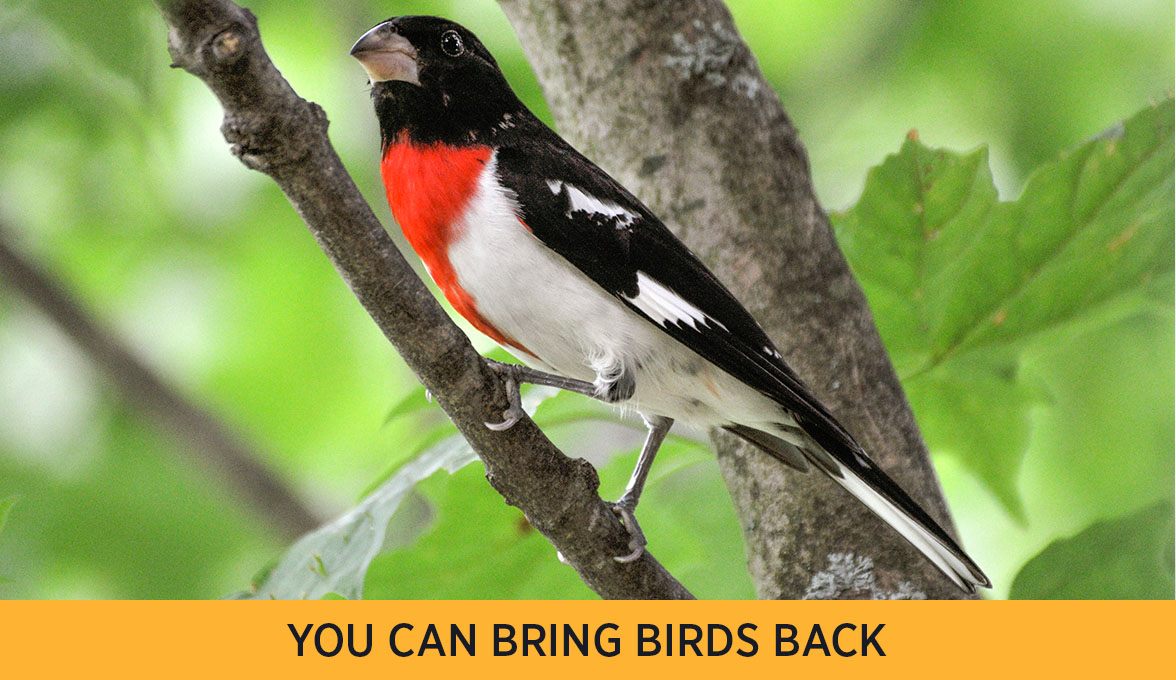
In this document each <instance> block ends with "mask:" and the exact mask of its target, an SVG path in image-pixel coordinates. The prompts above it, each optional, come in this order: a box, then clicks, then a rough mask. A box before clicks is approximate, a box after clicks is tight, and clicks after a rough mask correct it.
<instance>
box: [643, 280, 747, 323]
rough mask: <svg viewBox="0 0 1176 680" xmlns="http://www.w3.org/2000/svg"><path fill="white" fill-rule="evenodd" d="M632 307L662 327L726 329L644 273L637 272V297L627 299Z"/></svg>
mask: <svg viewBox="0 0 1176 680" xmlns="http://www.w3.org/2000/svg"><path fill="white" fill-rule="evenodd" d="M628 300H629V301H630V302H632V303H633V306H634V307H636V308H637V309H640V310H641V311H642V312H644V313H645V315H646V316H648V317H649V318H651V319H653V320H654V321H656V322H657V323H659V324H661V325H662V326H666V325H668V324H671V323H684V324H686V325H688V326H690V327H691V328H694V329H695V330H697V329H698V324H699V323H701V324H703V325H708V324H709V325H714V326H718V327H719V328H722V329H723V330H727V327H726V326H724V325H723V324H721V323H719V322H718V321H716V320H714V319H712V318H711V317H709V316H707V315H706V313H705V312H703V311H702V310H701V309H699V308H698V307H695V306H694V305H692V304H690V303H689V302H687V301H686V300H683V299H682V297H681V296H680V295H678V294H677V293H675V292H674V291H672V290H670V289H669V288H666V287H665V286H663V285H662V284H661V283H659V282H658V281H657V280H656V279H654V278H652V277H650V276H649V275H648V274H646V273H645V272H641V271H639V272H637V297H631V298H628Z"/></svg>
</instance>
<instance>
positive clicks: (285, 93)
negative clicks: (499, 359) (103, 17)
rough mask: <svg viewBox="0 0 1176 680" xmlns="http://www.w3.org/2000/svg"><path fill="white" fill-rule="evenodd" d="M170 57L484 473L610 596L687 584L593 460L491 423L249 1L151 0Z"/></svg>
mask: <svg viewBox="0 0 1176 680" xmlns="http://www.w3.org/2000/svg"><path fill="white" fill-rule="evenodd" d="M155 4H156V5H157V6H158V7H159V8H160V10H161V12H162V13H163V15H164V18H165V19H166V20H167V23H168V25H169V26H170V32H169V48H170V51H171V54H172V58H173V60H174V62H175V65H176V66H178V67H181V68H183V69H185V70H186V71H188V72H190V73H192V74H193V75H196V76H198V77H199V78H200V79H202V80H203V81H204V82H205V83H206V84H207V85H208V87H209V88H210V89H211V90H212V91H213V93H214V94H215V95H216V96H217V98H218V99H219V100H220V102H221V104H222V106H223V107H224V110H225V119H224V124H223V125H222V128H221V129H222V131H223V132H224V134H225V138H226V139H227V140H228V141H229V142H231V143H232V145H233V153H234V154H235V155H237V157H238V158H240V159H241V162H242V163H244V164H245V165H246V166H247V167H249V168H252V169H255V170H260V171H262V172H264V173H266V174H267V175H269V176H270V177H272V178H273V179H274V181H276V182H277V184H278V186H280V187H281V189H282V191H283V192H285V194H286V196H287V198H289V199H290V202H291V203H292V204H293V205H294V207H295V209H296V210H297V211H298V213H299V214H300V215H301V216H302V218H303V220H304V221H305V222H306V224H307V226H308V227H309V228H310V231H311V233H312V234H313V235H314V237H315V239H316V240H317V241H318V243H319V245H320V246H322V248H323V251H324V252H325V253H326V255H327V257H328V258H329V259H330V260H331V262H332V263H333V264H334V265H335V268H336V269H337V270H338V271H339V273H340V275H341V276H342V277H343V279H344V280H345V281H346V282H347V284H348V285H349V286H350V287H351V290H352V292H354V293H355V296H356V297H357V298H358V299H359V301H360V303H361V304H363V306H364V308H365V309H366V310H367V312H368V314H369V315H371V317H372V319H373V320H374V321H375V322H376V324H377V325H378V326H379V327H380V330H381V331H383V333H384V335H385V336H386V337H387V338H388V339H389V340H390V341H391V342H392V344H393V345H395V346H396V349H397V350H398V351H399V352H400V354H401V356H403V357H404V360H405V362H407V363H408V365H409V367H410V368H411V369H412V370H413V372H414V373H416V375H417V377H418V378H420V380H421V382H422V383H424V385H425V387H427V388H428V389H429V390H430V392H432V394H433V396H434V397H435V398H436V399H437V402H438V403H439V404H440V405H441V407H442V408H443V409H444V410H445V412H446V413H447V414H448V415H449V417H450V418H451V419H452V420H453V422H454V424H455V425H457V427H458V429H459V430H460V431H461V433H462V435H463V436H465V438H466V439H467V440H468V441H469V443H470V445H471V446H472V447H473V449H474V451H476V452H477V454H478V455H479V456H480V457H481V459H482V461H483V463H485V466H486V477H487V479H488V480H489V481H490V483H491V484H492V485H493V486H494V488H495V489H497V490H498V491H499V493H501V494H502V495H503V497H504V498H505V499H506V501H507V502H508V503H510V504H511V505H515V506H517V507H519V508H520V509H521V510H522V511H523V513H524V514H525V515H526V516H527V519H528V521H530V523H531V524H532V525H533V526H535V528H536V529H538V530H539V531H540V532H542V533H543V535H544V536H546V537H547V538H548V539H549V540H550V541H551V542H552V543H553V544H554V545H555V546H556V548H558V549H559V551H560V552H561V553H562V554H563V556H564V557H565V558H566V559H567V560H568V561H569V562H570V563H571V564H572V566H574V567H575V569H576V571H577V572H578V573H579V575H580V577H581V578H582V579H583V580H584V582H585V583H586V584H588V586H589V587H591V588H592V589H593V590H595V591H596V592H597V593H599V594H600V595H601V596H602V597H606V598H677V599H680V598H689V597H691V596H690V593H689V592H688V591H687V590H686V589H685V588H684V587H683V586H682V585H681V584H679V583H678V582H677V580H675V579H674V577H673V576H671V575H670V574H669V572H667V571H666V570H665V568H664V567H662V565H661V564H659V563H658V562H657V560H656V559H654V558H653V556H652V555H649V554H646V555H644V556H643V557H642V558H641V559H639V560H637V561H636V562H633V563H630V564H619V563H617V562H616V561H615V560H614V559H613V556H614V555H620V554H623V552H625V546H626V544H627V542H628V534H627V533H626V532H625V530H624V528H623V527H622V526H621V524H620V522H619V521H618V520H617V519H616V517H615V516H614V515H613V513H612V511H611V509H610V508H609V506H608V505H607V504H605V503H604V502H603V501H602V500H601V499H600V497H599V496H598V495H597V493H596V490H597V487H598V486H599V480H598V478H597V476H596V471H595V470H594V469H593V468H592V466H591V465H589V464H588V463H587V462H585V461H583V460H570V459H568V458H567V457H566V456H564V455H563V454H562V453H560V452H559V451H558V450H557V449H556V448H555V447H554V446H553V445H552V444H551V442H550V441H548V440H547V438H546V437H545V436H544V435H543V433H542V432H540V431H539V429H538V428H537V427H535V425H534V423H532V422H531V421H530V420H524V421H521V422H519V423H518V424H517V425H515V426H514V427H512V428H511V429H509V430H507V431H505V432H493V431H491V430H489V429H487V428H486V427H485V426H484V423H485V422H487V421H491V422H493V421H496V420H499V419H500V418H501V414H502V411H503V409H504V408H505V407H506V405H507V401H506V395H505V392H504V390H503V388H502V386H501V383H500V381H499V380H498V378H496V377H495V376H494V374H492V373H491V372H490V371H489V370H488V369H487V368H486V366H485V364H484V363H483V361H482V359H481V357H480V356H479V355H478V353H477V352H476V351H474V348H473V347H472V346H471V345H470V343H469V340H468V339H467V338H466V337H465V335H464V334H462V332H461V331H460V330H459V329H458V328H457V326H455V325H454V324H453V322H452V321H451V320H450V319H449V317H448V316H447V315H446V314H445V312H444V310H442V308H441V306H440V305H439V304H438V303H437V301H436V300H435V299H434V298H433V296H432V295H431V294H430V293H429V291H428V289H426V288H425V286H424V284H423V283H422V282H421V281H420V279H419V278H417V276H416V274H414V273H413V271H412V269H411V268H410V267H409V265H408V263H407V262H405V260H404V258H403V257H402V256H401V255H400V253H399V251H398V250H397V249H396V246H395V245H394V244H393V242H392V239H391V238H390V237H389V236H388V234H387V233H386V232H385V231H384V229H383V227H382V226H381V225H380V222H379V220H377V219H376V217H375V215H374V214H373V213H372V211H371V209H370V208H369V207H368V205H367V203H366V202H365V201H364V199H363V197H362V196H361V195H360V193H359V191H358V190H357V189H356V187H355V184H354V183H353V182H352V180H351V177H350V176H349V175H348V174H347V171H346V170H344V168H343V165H342V163H341V162H340V161H339V158H338V156H337V155H336V154H335V151H334V149H333V148H332V147H331V145H330V142H329V140H328V139H327V119H326V115H325V114H324V113H323V111H322V109H321V108H319V107H318V106H317V105H315V104H313V103H310V102H307V101H305V100H303V99H302V98H300V97H299V96H298V95H297V94H295V92H294V90H293V89H291V87H290V85H289V84H288V83H287V82H286V80H285V79H284V78H282V76H281V74H280V73H278V71H277V69H276V68H275V67H274V65H273V63H272V62H271V61H270V59H269V57H268V56H267V55H266V52H265V49H264V48H263V47H262V44H261V38H260V36H259V34H258V31H257V21H256V19H255V18H254V16H253V15H252V13H250V12H249V11H247V10H244V9H242V8H241V7H238V6H237V5H236V4H234V3H232V2H228V1H227V0H155Z"/></svg>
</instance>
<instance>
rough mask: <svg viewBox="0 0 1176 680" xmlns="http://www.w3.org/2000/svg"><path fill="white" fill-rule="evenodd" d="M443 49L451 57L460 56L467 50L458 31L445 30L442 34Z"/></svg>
mask: <svg viewBox="0 0 1176 680" xmlns="http://www.w3.org/2000/svg"><path fill="white" fill-rule="evenodd" d="M441 51H442V52H444V53H445V54H448V55H449V56H451V57H460V56H461V55H462V53H464V52H465V45H463V44H462V43H461V36H460V35H458V34H457V31H445V33H443V34H442V35H441Z"/></svg>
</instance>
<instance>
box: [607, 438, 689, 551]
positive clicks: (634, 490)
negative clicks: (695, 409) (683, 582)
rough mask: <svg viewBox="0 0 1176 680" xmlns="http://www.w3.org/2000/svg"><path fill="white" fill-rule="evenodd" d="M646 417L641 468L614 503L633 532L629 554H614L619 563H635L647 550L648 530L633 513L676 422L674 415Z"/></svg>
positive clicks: (614, 507)
mask: <svg viewBox="0 0 1176 680" xmlns="http://www.w3.org/2000/svg"><path fill="white" fill-rule="evenodd" d="M642 417H643V418H644V419H645V426H646V427H648V428H649V433H648V434H646V435H645V444H644V445H642V447H641V454H640V455H639V456H637V467H635V468H633V474H632V476H630V477H629V485H628V486H626V487H625V493H624V494H623V495H622V496H621V497H620V499H619V500H618V501H617V502H616V503H613V505H612V509H613V512H614V513H616V515H617V517H619V518H620V519H621V523H622V524H624V525H625V529H626V530H627V531H628V532H629V550H630V551H632V552H630V553H629V554H628V555H619V556H617V557H614V558H613V559H615V560H616V561H618V562H632V561H633V560H635V559H637V558H638V557H641V553H643V552H645V544H646V540H645V532H643V531H641V525H640V524H638V523H637V517H636V515H634V514H633V513H634V512H635V511H636V510H637V501H638V500H640V499H641V491H642V489H644V488H645V479H646V477H648V476H649V469H650V468H652V467H653V459H654V457H655V456H657V450H658V449H659V448H661V445H662V442H663V441H665V438H666V435H667V434H669V432H670V426H671V425H673V424H674V419H673V418H666V417H665V416H644V415H643V416H642Z"/></svg>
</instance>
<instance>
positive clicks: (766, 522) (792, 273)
mask: <svg viewBox="0 0 1176 680" xmlns="http://www.w3.org/2000/svg"><path fill="white" fill-rule="evenodd" d="M500 4H501V6H502V8H503V9H504V10H505V11H506V14H507V16H508V18H509V19H510V21H511V23H512V24H513V26H514V28H515V30H516V32H517V33H518V35H519V38H520V39H521V40H522V43H523V47H524V50H525V51H526V53H527V57H528V59H529V61H530V63H531V64H532V66H533V67H534V68H535V71H536V74H537V75H538V77H539V81H540V83H542V85H543V89H544V92H545V94H546V96H547V100H548V102H549V103H550V105H551V109H552V112H553V114H554V116H555V121H556V123H557V127H558V128H559V130H560V132H561V133H562V134H563V135H564V136H565V137H567V138H568V139H569V141H571V142H572V143H573V144H574V145H575V146H577V147H578V148H579V149H580V150H581V151H583V152H584V153H585V154H586V155H587V156H588V157H590V158H592V159H593V160H594V161H596V162H597V163H600V164H601V165H602V166H603V167H604V168H605V169H607V170H608V171H610V172H611V173H612V174H613V175H614V176H615V177H616V178H617V179H618V180H620V181H621V183H622V184H624V185H625V186H627V187H628V188H629V189H630V190H632V191H633V192H634V193H636V194H637V196H639V197H640V198H641V199H642V200H643V201H645V202H646V203H647V204H648V205H649V206H650V207H651V208H653V210H654V212H656V213H657V214H658V215H660V216H661V217H662V218H663V219H664V220H665V221H666V223H667V224H668V225H669V226H670V227H671V229H673V230H674V231H675V232H676V233H677V234H678V236H679V237H681V238H682V239H683V241H685V242H686V243H687V245H689V246H690V247H691V249H693V250H694V252H695V253H697V254H698V255H699V256H700V257H701V258H702V259H703V261H705V262H706V263H707V265H708V266H710V267H711V268H712V269H713V271H714V272H715V273H716V274H717V275H718V276H719V278H720V279H721V280H723V281H724V282H725V283H726V284H727V285H728V286H729V287H730V288H731V289H732V291H733V292H734V293H735V294H736V295H737V296H738V297H739V298H740V299H741V300H742V301H743V302H744V303H745V304H746V305H747V306H748V308H749V309H750V310H751V312H752V313H753V314H754V315H755V317H756V318H757V319H759V320H760V322H761V323H762V324H763V326H764V328H765V329H766V330H767V331H768V332H769V334H770V335H772V337H773V338H775V339H776V340H777V341H779V345H780V347H781V351H783V352H784V354H785V356H786V358H787V360H788V362H789V363H790V364H791V365H792V366H793V367H794V368H795V369H796V370H797V372H799V373H800V375H801V376H802V377H804V378H805V379H806V380H807V381H808V382H809V384H810V386H811V387H812V388H813V389H814V391H815V392H816V393H817V395H818V396H819V397H820V398H821V399H822V400H823V401H824V402H825V403H826V404H827V405H828V406H829V407H830V408H831V409H832V411H833V412H834V413H835V414H836V415H837V416H838V418H839V419H840V420H841V421H842V422H843V423H844V424H845V425H846V427H847V428H848V429H849V430H850V431H851V432H852V433H853V434H854V436H855V437H856V438H858V440H859V441H860V442H861V443H862V444H863V446H865V448H866V450H867V451H869V452H870V455H871V456H872V457H873V458H874V459H875V460H876V461H877V462H878V463H879V464H880V465H882V466H883V467H884V468H885V469H886V470H887V471H888V472H889V473H890V474H891V475H892V476H893V477H894V478H895V479H896V480H897V481H898V482H899V483H900V484H901V485H902V486H903V487H904V488H905V489H907V491H909V492H910V493H911V495H912V496H913V497H914V498H916V499H917V500H918V501H919V502H920V503H922V504H923V506H924V507H925V508H926V509H927V511H928V512H929V513H930V514H931V515H932V517H934V518H936V519H937V520H939V521H940V522H941V523H942V524H943V525H944V526H945V527H947V528H948V530H949V531H951V530H952V528H951V527H952V525H951V521H950V517H949V515H948V512H947V508H946V505H945V503H944V500H943V495H942V491H941V489H940V486H939V483H938V480H937V478H936V476H935V472H934V470H933V469H932V467H931V463H930V459H929V457H928V455H927V450H926V447H925V445H924V443H923V441H922V437H921V435H920V433H919V430H918V427H917V426H916V424H915V419H914V416H913V414H912V413H911V410H910V407H909V405H908V403H907V401H906V397H905V395H904V393H903V391H902V387H901V385H900V384H899V381H898V378H897V376H896V375H895V373H894V370H893V368H892V366H891V364H890V361H889V358H888V356H887V354H886V351H885V348H884V347H883V345H882V342H881V340H880V338H879V336H878V333H877V330H876V329H875V327H874V323H873V319H872V316H871V314H870V309H869V307H868V306H867V303H866V300H865V297H864V296H863V294H862V291H861V289H860V288H859V286H858V285H857V283H856V281H855V280H854V278H853V276H852V274H851V272H850V270H849V267H848V265H847V264H846V261H845V259H844V257H843V256H842V254H841V252H840V250H839V249H838V248H837V244H836V242H835V240H834V237H833V233H832V230H831V229H830V227H829V221H828V219H827V217H826V216H825V214H824V212H823V211H822V210H821V207H820V206H819V205H818V203H817V200H816V197H815V195H814V193H813V187H812V181H811V177H810V174H809V166H808V160H807V157H806V154H805V150H804V148H803V146H802V145H801V143H800V140H799V139H798V137H797V132H796V130H795V128H794V127H793V125H792V123H791V121H790V120H789V118H788V116H787V114H786V113H785V111H784V109H783V107H782V105H781V103H780V100H779V98H778V97H777V96H776V94H775V93H774V92H773V90H772V89H771V86H770V85H769V84H768V83H767V81H765V79H764V77H763V75H762V74H761V73H760V70H759V67H758V65H757V63H756V60H755V58H754V56H753V55H752V54H751V52H750V50H749V49H748V47H747V45H746V44H745V43H744V42H743V41H742V39H741V38H740V37H739V34H738V32H737V30H736V28H735V26H734V23H733V21H732V19H731V15H730V13H729V12H728V11H727V8H726V7H725V6H724V5H723V3H722V2H719V1H718V0H500ZM797 39H803V36H797ZM714 442H715V445H716V448H717V450H718V453H719V463H720V467H721V469H722V472H723V476H724V479H725V480H726V482H727V486H728V488H729V489H730V492H731V496H732V498H733V500H734V502H735V506H736V510H737V512H738V513H739V515H740V517H741V518H742V522H743V531H744V536H745V539H746V544H747V557H748V563H749V567H750V570H751V573H752V576H753V578H754V581H755V583H756V587H757V589H758V591H759V594H760V595H761V596H762V597H769V598H798V597H804V596H806V595H807V596H809V597H852V598H868V597H893V596H900V597H901V596H918V595H919V594H923V595H925V596H927V597H931V598H957V597H964V594H963V593H961V592H960V591H958V590H957V589H956V588H955V587H954V586H953V585H952V584H951V583H950V581H948V580H947V579H946V578H945V577H944V576H942V575H941V574H940V573H939V572H938V571H937V570H936V569H935V568H934V567H932V566H931V565H930V564H929V563H928V562H926V561H925V560H924V559H923V558H922V557H921V556H920V555H919V554H918V552H917V551H916V550H915V549H914V548H912V547H911V546H910V545H908V544H907V543H906V542H905V541H904V540H903V539H902V538H900V537H899V536H898V534H897V533H895V532H894V531H892V530H890V529H889V528H887V527H886V526H885V525H884V524H883V523H882V522H881V520H879V519H877V518H876V517H874V516H873V515H872V514H871V513H870V512H869V511H868V510H866V509H865V507H864V506H862V505H861V504H860V503H858V502H857V501H856V500H855V499H853V498H852V497H851V496H849V494H847V493H845V492H844V491H842V490H841V489H840V487H837V486H836V485H835V484H833V483H832V482H831V481H830V480H828V479H825V478H824V477H823V476H822V475H819V474H809V475H801V474H799V473H796V472H794V471H791V470H788V469H785V468H784V467H783V466H781V465H780V464H779V463H777V462H775V461H774V460H771V459H769V458H768V457H767V456H765V455H763V454H761V453H760V452H758V451H755V450H752V449H750V448H748V447H744V446H740V445H738V444H737V442H735V440H734V438H733V437H730V436H727V435H721V434H717V435H715V436H714Z"/></svg>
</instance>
